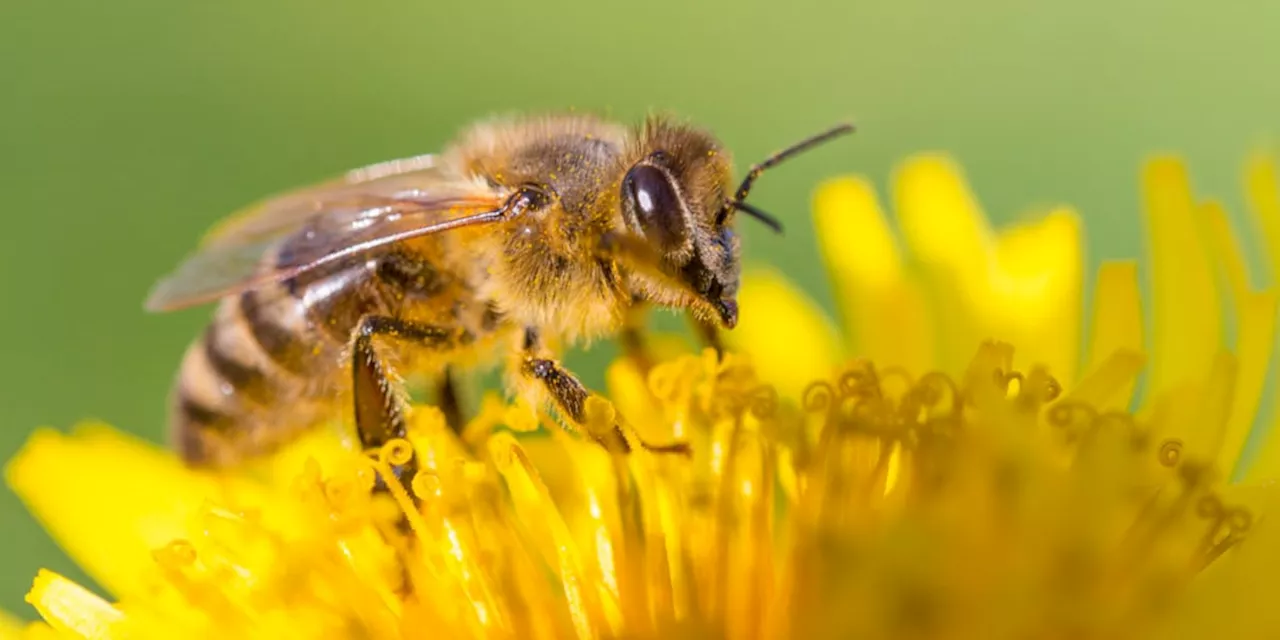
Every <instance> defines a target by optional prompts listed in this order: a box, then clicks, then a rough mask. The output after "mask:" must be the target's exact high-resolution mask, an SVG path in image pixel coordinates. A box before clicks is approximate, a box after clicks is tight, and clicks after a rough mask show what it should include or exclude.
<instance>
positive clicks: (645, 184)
mask: <svg viewBox="0 0 1280 640" xmlns="http://www.w3.org/2000/svg"><path fill="white" fill-rule="evenodd" d="M622 188H623V190H624V191H625V193H626V197H627V198H628V199H630V200H631V204H632V205H633V206H634V207H635V211H636V217H638V218H639V219H640V224H641V225H642V226H645V227H648V226H649V225H652V224H659V225H661V224H663V222H664V221H663V220H662V218H664V217H666V216H671V215H679V207H680V202H679V199H678V198H677V197H676V192H675V189H674V188H672V186H671V181H670V180H668V179H667V176H666V175H664V174H663V173H662V171H661V170H659V169H656V168H654V167H651V166H649V165H645V164H642V165H639V166H636V167H635V168H633V169H631V171H630V172H628V173H627V178H626V180H625V181H624V182H623V187H622Z"/></svg>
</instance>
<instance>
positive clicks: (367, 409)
mask: <svg viewBox="0 0 1280 640" xmlns="http://www.w3.org/2000/svg"><path fill="white" fill-rule="evenodd" d="M454 337H455V332H453V331H450V330H448V329H441V328H439V327H432V326H426V325H419V324H414V323H410V322H405V321H403V320H400V319H397V318H391V317H387V316H365V317H364V318H361V320H360V324H359V326H358V327H357V328H356V331H355V340H354V344H353V346H352V349H351V358H352V362H351V375H352V396H353V399H354V405H355V422H356V434H357V435H358V436H359V438H360V446H361V447H363V448H364V450H365V451H369V450H375V451H376V450H378V449H381V448H382V447H383V446H385V445H386V444H387V443H388V442H391V441H392V440H396V439H403V438H405V437H406V436H407V435H408V429H407V427H406V424H405V415H404V403H403V401H402V400H401V398H400V395H399V393H398V392H397V389H396V388H395V387H394V386H393V385H394V383H393V382H392V380H391V377H390V371H389V369H388V367H387V365H386V363H385V362H384V361H383V360H382V358H381V357H379V356H378V351H377V349H376V348H375V344H374V338H383V339H386V338H392V339H396V340H400V341H404V342H409V343H412V344H415V345H422V346H424V347H427V348H434V349H440V348H442V347H445V346H448V345H449V344H452V342H453V338H454ZM391 472H392V474H393V475H394V476H395V477H396V480H398V481H399V482H400V485H401V486H402V487H404V488H405V490H406V491H408V492H409V495H410V497H412V496H413V491H412V490H411V483H412V482H413V476H414V474H416V473H417V472H418V459H417V455H416V454H414V453H413V452H412V451H411V452H410V456H409V459H408V460H406V461H405V462H403V463H401V464H395V465H392V467H391ZM374 489H375V490H376V491H387V490H388V488H387V486H386V485H385V484H384V479H383V478H381V477H379V478H378V480H377V484H375V486H374Z"/></svg>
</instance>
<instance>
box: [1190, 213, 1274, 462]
mask: <svg viewBox="0 0 1280 640" xmlns="http://www.w3.org/2000/svg"><path fill="white" fill-rule="evenodd" d="M1202 217H1203V219H1204V220H1205V222H1206V224H1205V230H1206V231H1207V232H1208V239H1209V244H1210V246H1211V247H1212V249H1213V257H1214V261H1215V262H1216V263H1217V264H1218V266H1219V268H1220V269H1221V271H1222V272H1223V274H1224V275H1225V276H1226V277H1225V280H1226V282H1227V283H1228V285H1229V288H1228V291H1229V293H1230V301H1231V305H1232V307H1233V309H1234V311H1235V313H1234V314H1233V315H1234V316H1235V320H1236V345H1235V349H1233V352H1234V353H1235V354H1236V357H1237V358H1238V360H1239V367H1240V370H1239V372H1238V376H1239V377H1238V380H1237V381H1236V388H1235V391H1236V393H1235V397H1234V398H1233V399H1232V400H1231V417H1230V418H1229V422H1228V424H1227V427H1226V431H1225V433H1224V434H1223V441H1222V447H1221V450H1220V451H1219V452H1218V468H1220V469H1222V470H1223V471H1226V472H1228V473H1232V474H1233V476H1240V475H1241V474H1243V472H1244V470H1245V467H1246V464H1247V460H1245V458H1244V453H1245V452H1244V447H1245V443H1246V441H1247V440H1248V437H1249V433H1250V431H1251V430H1252V429H1253V426H1254V424H1255V422H1257V413H1258V407H1259V406H1260V404H1261V402H1262V396H1263V393H1264V391H1265V390H1266V383H1267V374H1268V372H1269V369H1270V366H1271V360H1272V353H1273V352H1274V349H1275V329H1276V304H1277V296H1276V293H1275V291H1274V290H1270V289H1269V290H1266V291H1254V290H1253V289H1251V288H1250V286H1249V280H1248V272H1247V270H1246V268H1245V265H1244V256H1243V254H1242V252H1241V249H1240V246H1239V243H1237V242H1236V239H1235V237H1234V236H1233V235H1232V233H1231V228H1230V223H1229V222H1228V220H1227V213H1226V211H1225V210H1224V209H1223V208H1222V205H1220V204H1218V203H1216V202H1210V203H1206V204H1205V205H1203V207H1202Z"/></svg>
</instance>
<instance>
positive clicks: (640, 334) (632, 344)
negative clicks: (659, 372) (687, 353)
mask: <svg viewBox="0 0 1280 640" xmlns="http://www.w3.org/2000/svg"><path fill="white" fill-rule="evenodd" d="M648 311H649V306H648V305H647V304H645V303H644V302H642V301H640V300H634V301H632V303H631V307H630V308H628V309H627V315H626V318H625V319H624V322H623V325H622V331H620V332H619V334H618V341H619V342H620V343H621V344H622V351H623V353H625V354H626V356H627V357H628V358H630V359H631V361H632V362H634V363H635V365H636V367H637V368H639V369H640V373H641V374H648V373H649V370H650V369H652V368H653V365H654V359H653V353H652V352H651V351H650V349H649V345H648V341H647V340H645V318H646V316H647V315H648Z"/></svg>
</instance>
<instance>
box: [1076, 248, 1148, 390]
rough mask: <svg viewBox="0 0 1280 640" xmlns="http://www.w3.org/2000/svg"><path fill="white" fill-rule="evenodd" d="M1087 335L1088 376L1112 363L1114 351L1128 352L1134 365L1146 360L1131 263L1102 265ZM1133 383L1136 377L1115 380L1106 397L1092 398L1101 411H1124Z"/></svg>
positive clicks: (1134, 271)
mask: <svg viewBox="0 0 1280 640" xmlns="http://www.w3.org/2000/svg"><path fill="white" fill-rule="evenodd" d="M1090 334H1091V336H1092V337H1091V338H1090V342H1091V344H1090V347H1089V360H1088V365H1087V367H1086V370H1087V371H1089V372H1091V373H1090V375H1093V373H1094V372H1098V371H1101V370H1103V369H1104V368H1105V367H1108V366H1115V364H1113V358H1115V357H1116V355H1117V354H1131V356H1130V357H1129V360H1130V361H1135V359H1136V364H1137V365H1139V366H1140V365H1143V364H1145V360H1146V359H1145V358H1144V357H1143V356H1142V355H1141V353H1142V303H1141V298H1140V294H1139V293H1138V265H1136V264H1134V263H1132V262H1105V263H1103V264H1102V268H1101V269H1100V270H1099V271H1098V281H1097V285H1096V286H1095V287H1094V292H1093V323H1092V325H1091V330H1090ZM1134 373H1137V372H1134ZM1119 375H1121V376H1124V375H1125V374H1123V373H1121V374H1119ZM1086 377H1088V376H1086ZM1108 380H1109V378H1108ZM1135 383H1136V378H1133V377H1128V378H1120V379H1116V380H1115V385H1116V386H1114V387H1111V388H1110V389H1109V390H1108V391H1109V399H1104V398H1102V397H1093V398H1091V399H1092V401H1093V402H1094V403H1095V404H1096V406H1097V407H1098V408H1099V409H1101V410H1104V411H1106V410H1121V411H1127V410H1128V409H1129V405H1130V403H1131V402H1132V400H1133V390H1134V386H1135ZM1095 395H1096V394H1095Z"/></svg>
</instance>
